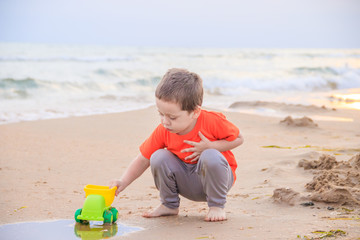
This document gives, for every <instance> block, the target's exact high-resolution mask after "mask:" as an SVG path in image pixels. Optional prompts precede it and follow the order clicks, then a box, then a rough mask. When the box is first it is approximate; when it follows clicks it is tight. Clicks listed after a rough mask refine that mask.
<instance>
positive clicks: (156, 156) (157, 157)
mask: <svg viewBox="0 0 360 240" xmlns="http://www.w3.org/2000/svg"><path fill="white" fill-rule="evenodd" d="M168 154H169V151H167V150H166V149H159V150H157V151H155V152H154V153H153V154H152V155H151V157H150V165H151V166H152V167H156V166H159V165H161V164H162V163H163V161H164V160H166V158H167V156H168Z"/></svg>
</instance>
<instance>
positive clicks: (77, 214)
mask: <svg viewBox="0 0 360 240" xmlns="http://www.w3.org/2000/svg"><path fill="white" fill-rule="evenodd" d="M81 211H82V208H79V209H78V210H76V212H75V221H76V222H78V223H81V220H80V219H78V216H79V215H80V214H81Z"/></svg>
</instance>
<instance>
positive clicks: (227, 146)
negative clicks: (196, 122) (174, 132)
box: [181, 132, 244, 162]
mask: <svg viewBox="0 0 360 240" xmlns="http://www.w3.org/2000/svg"><path fill="white" fill-rule="evenodd" d="M199 136H200V138H201V141H200V142H193V141H188V140H185V141H184V142H185V143H187V144H189V145H192V146H193V147H192V148H186V149H183V150H181V152H192V153H193V154H191V155H189V156H187V157H186V158H185V159H192V160H191V161H192V162H194V161H197V160H198V158H199V157H200V154H201V153H202V152H203V151H204V150H205V149H210V148H211V149H216V150H218V151H219V152H225V151H228V150H231V149H234V148H236V147H238V146H240V145H241V144H242V143H243V142H244V138H243V136H242V135H241V133H239V136H238V137H237V138H236V139H235V140H234V141H227V140H217V141H212V142H211V141H210V140H209V139H207V138H206V137H205V136H204V135H203V134H202V133H201V132H199Z"/></svg>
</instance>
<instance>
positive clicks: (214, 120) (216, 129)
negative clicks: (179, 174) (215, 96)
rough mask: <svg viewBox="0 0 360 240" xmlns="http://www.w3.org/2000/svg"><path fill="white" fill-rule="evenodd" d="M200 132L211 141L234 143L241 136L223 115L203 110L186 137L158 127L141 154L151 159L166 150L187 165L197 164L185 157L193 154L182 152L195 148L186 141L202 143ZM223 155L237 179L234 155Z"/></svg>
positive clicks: (144, 144) (228, 153) (229, 152)
mask: <svg viewBox="0 0 360 240" xmlns="http://www.w3.org/2000/svg"><path fill="white" fill-rule="evenodd" d="M199 131H200V132H201V133H202V134H203V135H204V136H205V137H206V138H207V139H209V140H210V141H216V140H222V139H225V140H227V141H234V140H235V139H236V138H237V137H238V136H239V129H238V128H237V127H236V126H235V125H234V124H233V123H231V122H229V121H228V120H227V119H226V117H225V116H224V115H223V114H222V113H218V112H213V111H207V110H203V109H202V110H201V113H200V116H199V117H198V119H197V122H196V125H195V127H194V128H193V129H192V130H191V131H190V132H189V133H187V134H185V135H178V134H176V133H171V132H169V131H168V130H166V129H165V128H164V127H163V126H162V125H161V124H160V125H159V126H157V128H156V129H155V130H154V132H153V133H152V134H151V135H150V137H149V138H148V139H146V140H145V141H144V142H143V143H142V144H141V146H140V152H141V154H142V155H143V156H144V157H145V158H147V159H150V157H151V155H152V154H153V153H154V152H155V151H156V150H158V149H163V148H166V149H167V150H169V151H170V152H172V153H173V154H175V155H176V156H177V157H178V158H180V159H181V160H182V161H184V162H185V163H189V164H196V162H191V159H189V160H185V157H187V156H189V155H191V154H192V153H191V152H185V153H182V152H181V150H183V149H185V148H190V147H193V146H191V145H189V144H187V143H184V140H189V141H193V142H200V141H201V138H200V136H199ZM222 155H224V157H225V158H226V160H227V161H228V163H229V165H230V167H231V170H232V172H233V175H234V179H236V175H235V170H236V168H237V163H236V160H235V156H234V154H233V153H232V152H231V151H230V150H229V151H225V152H222Z"/></svg>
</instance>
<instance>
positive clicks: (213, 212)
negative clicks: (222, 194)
mask: <svg viewBox="0 0 360 240" xmlns="http://www.w3.org/2000/svg"><path fill="white" fill-rule="evenodd" d="M225 220H226V213H225V209H223V208H219V207H210V208H209V212H208V214H207V215H206V217H205V221H207V222H218V221H225Z"/></svg>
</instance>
